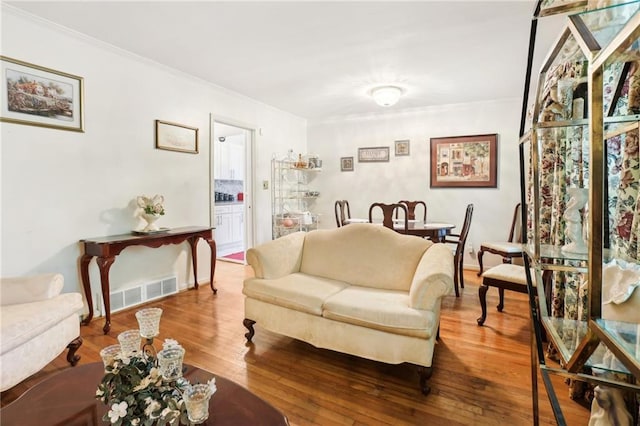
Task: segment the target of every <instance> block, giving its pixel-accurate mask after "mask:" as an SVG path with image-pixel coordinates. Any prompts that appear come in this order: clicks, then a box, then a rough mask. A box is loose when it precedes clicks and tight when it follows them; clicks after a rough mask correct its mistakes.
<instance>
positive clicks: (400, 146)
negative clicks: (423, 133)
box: [395, 139, 409, 157]
mask: <svg viewBox="0 0 640 426" xmlns="http://www.w3.org/2000/svg"><path fill="white" fill-rule="evenodd" d="M395 143H396V157H400V156H403V155H409V139H403V140H401V141H396V142H395Z"/></svg>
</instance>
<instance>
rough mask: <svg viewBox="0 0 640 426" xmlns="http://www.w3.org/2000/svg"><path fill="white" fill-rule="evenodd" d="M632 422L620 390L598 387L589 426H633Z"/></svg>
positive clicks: (594, 395)
mask: <svg viewBox="0 0 640 426" xmlns="http://www.w3.org/2000/svg"><path fill="white" fill-rule="evenodd" d="M632 421H633V420H632V418H631V414H629V412H628V411H627V407H626V406H625V403H624V398H623V396H622V391H621V390H620V389H614V388H610V387H606V386H596V388H595V389H594V391H593V402H592V403H591V416H590V417H589V426H631V424H632Z"/></svg>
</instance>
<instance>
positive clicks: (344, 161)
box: [340, 157, 353, 172]
mask: <svg viewBox="0 0 640 426" xmlns="http://www.w3.org/2000/svg"><path fill="white" fill-rule="evenodd" d="M340 171H341V172H352V171H353V157H340Z"/></svg>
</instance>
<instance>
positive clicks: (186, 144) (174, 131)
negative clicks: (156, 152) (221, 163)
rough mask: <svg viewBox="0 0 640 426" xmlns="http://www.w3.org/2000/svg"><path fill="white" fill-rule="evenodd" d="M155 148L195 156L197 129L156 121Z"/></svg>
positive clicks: (196, 150) (196, 151)
mask: <svg viewBox="0 0 640 426" xmlns="http://www.w3.org/2000/svg"><path fill="white" fill-rule="evenodd" d="M156 148H158V149H166V150H169V151H178V152H188V153H190V154H197V153H198V129H197V128H195V127H189V126H185V125H183V124H177V123H170V122H168V121H162V120H156Z"/></svg>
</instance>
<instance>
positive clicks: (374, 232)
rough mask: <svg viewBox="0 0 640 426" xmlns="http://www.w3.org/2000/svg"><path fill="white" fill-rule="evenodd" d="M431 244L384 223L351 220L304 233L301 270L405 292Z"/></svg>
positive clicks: (350, 282)
mask: <svg viewBox="0 0 640 426" xmlns="http://www.w3.org/2000/svg"><path fill="white" fill-rule="evenodd" d="M432 244H433V243H431V242H430V241H427V240H425V239H423V238H417V237H415V236H411V235H402V234H399V233H397V232H395V231H393V230H391V229H388V228H385V227H383V226H378V225H372V224H369V223H354V224H350V225H348V226H343V227H340V228H337V229H330V230H317V231H312V232H309V233H307V235H306V237H305V240H304V249H303V253H302V263H301V264H300V272H304V273H305V274H309V275H316V276H319V277H325V278H330V279H332V280H337V281H344V282H347V283H349V284H353V285H358V286H362V287H374V288H382V289H389V290H404V291H408V290H409V288H410V286H411V282H412V280H413V276H414V273H415V271H416V267H417V265H418V262H420V259H421V258H422V255H423V253H424V252H425V251H426V250H427V249H428V248H429V247H431V245H432Z"/></svg>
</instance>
